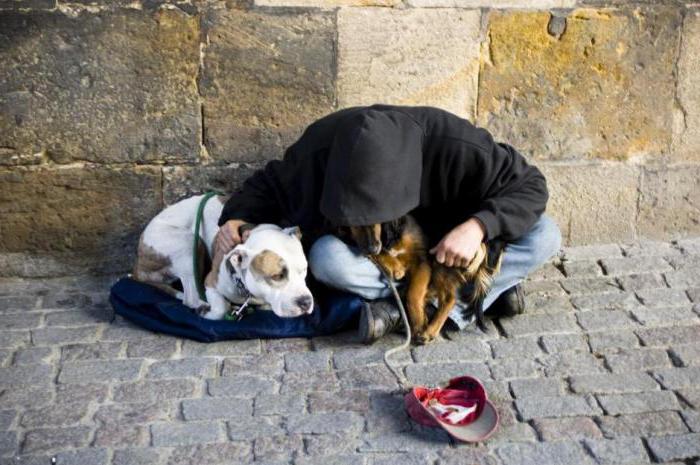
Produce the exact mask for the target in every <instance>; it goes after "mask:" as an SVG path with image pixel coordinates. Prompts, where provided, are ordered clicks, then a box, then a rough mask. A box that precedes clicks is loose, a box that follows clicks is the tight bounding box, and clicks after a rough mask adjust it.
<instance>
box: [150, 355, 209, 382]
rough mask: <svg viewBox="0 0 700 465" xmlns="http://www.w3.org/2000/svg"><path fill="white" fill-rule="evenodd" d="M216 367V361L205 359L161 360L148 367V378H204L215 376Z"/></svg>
mask: <svg viewBox="0 0 700 465" xmlns="http://www.w3.org/2000/svg"><path fill="white" fill-rule="evenodd" d="M216 367H217V363H216V360H214V359H212V358H205V357H202V358H183V359H180V360H162V361H158V362H155V363H153V364H152V365H151V366H149V367H148V378H186V377H188V376H189V377H194V378H206V377H209V376H214V375H215V374H216Z"/></svg>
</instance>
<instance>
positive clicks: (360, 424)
mask: <svg viewBox="0 0 700 465" xmlns="http://www.w3.org/2000/svg"><path fill="white" fill-rule="evenodd" d="M364 425H365V421H364V418H363V417H362V416H361V415H359V414H357V413H355V412H329V413H312V414H309V415H296V416H294V417H291V418H289V419H288V420H287V430H288V431H289V432H290V433H306V434H323V433H358V432H360V431H362V430H363V429H364Z"/></svg>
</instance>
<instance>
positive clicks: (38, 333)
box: [32, 326, 99, 345]
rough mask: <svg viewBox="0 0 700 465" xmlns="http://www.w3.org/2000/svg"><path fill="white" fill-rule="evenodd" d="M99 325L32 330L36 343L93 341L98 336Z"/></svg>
mask: <svg viewBox="0 0 700 465" xmlns="http://www.w3.org/2000/svg"><path fill="white" fill-rule="evenodd" d="M98 331H99V327H97V326H84V327H81V328H39V329H35V330H33V331H32V343H33V344H34V345H60V344H66V343H69V342H92V341H94V340H95V339H96V338H97V333H98Z"/></svg>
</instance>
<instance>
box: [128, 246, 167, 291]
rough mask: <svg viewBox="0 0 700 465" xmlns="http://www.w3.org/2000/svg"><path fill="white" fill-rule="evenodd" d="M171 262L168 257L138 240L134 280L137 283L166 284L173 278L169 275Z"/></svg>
mask: <svg viewBox="0 0 700 465" xmlns="http://www.w3.org/2000/svg"><path fill="white" fill-rule="evenodd" d="M171 265H172V262H171V261H170V257H167V256H165V255H162V254H160V253H158V252H157V251H156V250H155V249H154V248H153V247H151V246H148V245H146V244H145V243H144V242H143V236H141V238H140V239H139V247H138V252H137V255H136V263H135V264H134V272H133V275H134V278H136V279H137V280H139V281H154V282H162V283H165V282H168V281H170V280H172V279H174V277H173V276H172V275H171V274H170V267H171Z"/></svg>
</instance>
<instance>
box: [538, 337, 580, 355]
mask: <svg viewBox="0 0 700 465" xmlns="http://www.w3.org/2000/svg"><path fill="white" fill-rule="evenodd" d="M540 340H541V341H542V345H543V346H544V349H545V350H546V351H547V353H548V354H555V353H559V352H581V351H584V352H588V350H589V348H588V344H587V343H586V338H585V337H584V335H583V334H548V335H545V336H542V338H540Z"/></svg>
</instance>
